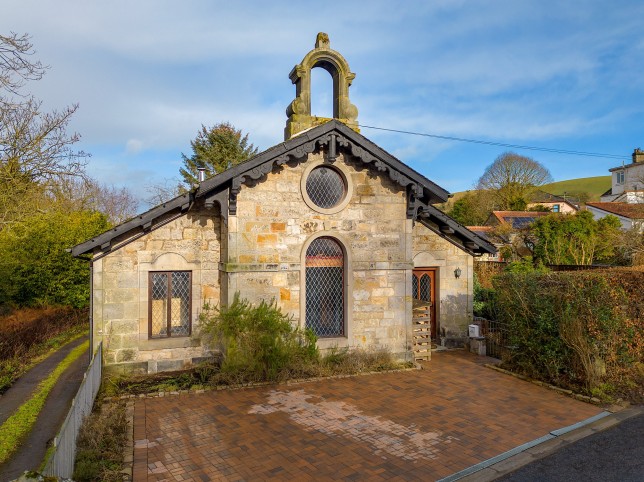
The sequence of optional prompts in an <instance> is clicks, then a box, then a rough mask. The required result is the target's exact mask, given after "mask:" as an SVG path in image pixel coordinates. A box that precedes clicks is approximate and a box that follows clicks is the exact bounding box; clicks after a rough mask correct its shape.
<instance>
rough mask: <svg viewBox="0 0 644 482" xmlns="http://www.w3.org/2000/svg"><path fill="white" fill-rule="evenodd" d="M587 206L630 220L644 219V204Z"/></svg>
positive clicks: (599, 204) (588, 204) (591, 204)
mask: <svg viewBox="0 0 644 482" xmlns="http://www.w3.org/2000/svg"><path fill="white" fill-rule="evenodd" d="M586 206H590V207H592V208H595V209H599V210H601V211H605V212H607V213H610V214H616V215H618V216H623V217H625V218H629V219H644V204H630V203H586Z"/></svg>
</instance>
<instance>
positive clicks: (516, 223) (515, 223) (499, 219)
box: [485, 211, 551, 230]
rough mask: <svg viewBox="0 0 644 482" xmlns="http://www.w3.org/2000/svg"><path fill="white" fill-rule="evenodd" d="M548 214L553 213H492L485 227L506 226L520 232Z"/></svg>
mask: <svg viewBox="0 0 644 482" xmlns="http://www.w3.org/2000/svg"><path fill="white" fill-rule="evenodd" d="M548 214H551V213H549V212H542V211H492V212H491V213H490V215H489V216H488V218H487V220H486V221H485V226H501V225H506V226H509V227H511V228H512V229H515V230H519V229H522V228H525V227H527V226H529V225H530V224H532V223H533V222H534V221H535V220H536V219H538V218H540V217H543V216H547V215H548Z"/></svg>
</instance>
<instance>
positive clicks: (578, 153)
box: [359, 124, 630, 160]
mask: <svg viewBox="0 0 644 482" xmlns="http://www.w3.org/2000/svg"><path fill="white" fill-rule="evenodd" d="M359 126H360V127H361V128H365V129H375V130H379V131H387V132H396V133H398V134H408V135H412V136H422V137H431V138H433V139H443V140H447V141H456V142H470V143H472V144H484V145H487V146H499V147H509V148H511V149H527V150H530V151H542V152H554V153H557V154H569V155H571V156H586V157H603V158H606V159H620V160H629V159H630V158H629V157H628V156H620V155H617V154H602V153H599V152H584V151H572V150H568V149H555V148H551V147H537V146H522V145H519V144H505V143H503V142H494V141H482V140H477V139H465V138H462V137H452V136H440V135H438V134H428V133H425V132H412V131H403V130H398V129H388V128H386V127H375V126H366V125H363V124H359Z"/></svg>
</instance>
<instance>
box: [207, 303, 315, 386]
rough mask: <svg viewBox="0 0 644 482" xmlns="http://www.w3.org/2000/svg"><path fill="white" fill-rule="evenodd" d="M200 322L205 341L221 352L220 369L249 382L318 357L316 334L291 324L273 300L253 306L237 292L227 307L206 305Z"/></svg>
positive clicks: (281, 375)
mask: <svg viewBox="0 0 644 482" xmlns="http://www.w3.org/2000/svg"><path fill="white" fill-rule="evenodd" d="M200 323H201V336H202V337H203V339H204V341H205V342H206V343H207V344H209V345H210V346H213V347H218V348H219V349H220V350H221V352H222V354H223V360H222V364H221V371H222V372H223V373H229V374H240V375H242V376H243V378H244V379H246V380H249V379H250V380H249V381H260V380H262V381H263V380H269V381H274V380H279V379H282V378H284V377H287V376H288V372H289V371H290V370H295V371H297V370H301V368H302V367H303V366H306V365H309V364H311V363H312V362H316V361H317V360H318V359H319V352H318V349H317V346H316V342H317V337H316V336H315V334H314V333H313V332H312V331H311V330H309V329H306V330H302V329H300V328H298V327H295V326H293V324H292V321H291V318H290V317H289V316H287V315H285V314H284V313H282V312H281V310H280V309H279V308H278V306H277V303H275V301H271V302H266V301H264V300H262V301H261V302H260V303H259V304H258V305H252V304H251V303H250V302H249V301H247V300H243V299H240V297H239V293H237V294H235V297H234V300H233V302H232V303H231V304H230V306H227V307H222V308H219V307H210V306H206V307H205V309H204V311H203V312H202V314H201V317H200Z"/></svg>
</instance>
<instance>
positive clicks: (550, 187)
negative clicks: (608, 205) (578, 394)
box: [540, 176, 611, 201]
mask: <svg viewBox="0 0 644 482" xmlns="http://www.w3.org/2000/svg"><path fill="white" fill-rule="evenodd" d="M610 186H611V177H610V176H596V177H581V178H579V179H570V180H568V181H559V182H553V183H550V184H544V185H543V186H541V188H540V189H541V190H542V191H545V192H549V193H550V194H556V195H558V196H563V194H564V192H565V193H567V194H569V195H573V196H574V195H576V194H578V193H584V192H587V193H588V194H590V199H588V200H589V201H599V196H601V195H602V194H604V193H605V192H606V191H608V189H610Z"/></svg>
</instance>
